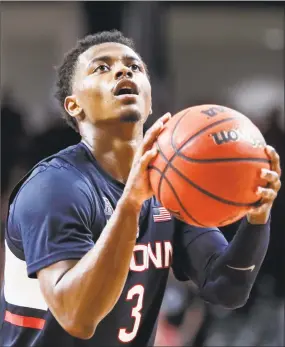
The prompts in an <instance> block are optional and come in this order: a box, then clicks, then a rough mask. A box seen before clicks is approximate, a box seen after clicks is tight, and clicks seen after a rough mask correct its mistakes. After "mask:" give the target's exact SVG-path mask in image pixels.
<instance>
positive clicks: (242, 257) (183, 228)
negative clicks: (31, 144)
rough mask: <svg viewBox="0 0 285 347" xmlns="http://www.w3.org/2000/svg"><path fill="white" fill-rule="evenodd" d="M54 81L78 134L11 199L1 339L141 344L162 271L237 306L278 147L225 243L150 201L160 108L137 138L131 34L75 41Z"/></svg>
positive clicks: (260, 254)
mask: <svg viewBox="0 0 285 347" xmlns="http://www.w3.org/2000/svg"><path fill="white" fill-rule="evenodd" d="M57 88H58V89H57V97H58V99H59V100H60V102H61V104H62V106H63V107H64V111H65V118H66V120H67V121H68V123H69V124H70V125H71V126H72V127H73V128H74V129H75V130H77V131H79V133H80V135H81V137H82V141H81V142H80V143H79V144H77V145H75V146H72V147H69V148H67V149H64V150H62V151H61V152H59V153H57V154H55V155H54V156H52V157H50V158H47V159H45V160H43V161H42V162H41V163H39V164H38V165H37V166H36V167H35V168H34V169H33V170H32V172H30V173H28V175H27V176H26V177H25V178H24V179H23V180H22V181H21V182H20V183H19V184H18V185H17V186H16V188H15V190H14V191H13V193H12V195H11V199H10V209H9V217H8V220H7V230H6V269H5V286H4V295H3V296H2V302H1V306H2V307H3V312H2V323H1V331H0V333H1V338H2V341H1V342H0V343H1V345H5V346H19V347H22V346H46V347H50V346H54V345H58V346H73V347H79V346H80V347H81V346H116V345H128V346H140V347H141V346H151V345H152V344H153V341H154V337H155V332H156V324H157V316H158V313H159V309H160V305H161V301H162V298H163V294H164V290H165V286H166V282H167V276H168V272H169V268H170V267H171V266H172V268H173V271H174V273H175V276H176V277H177V278H178V279H179V280H182V281H187V280H188V279H190V278H191V279H192V280H193V281H195V282H196V283H197V285H198V286H199V288H200V294H201V296H202V297H203V298H204V300H206V301H208V302H210V303H213V304H217V305H222V306H224V307H227V308H236V307H240V306H242V305H244V303H245V302H246V300H247V298H248V296H249V294H250V290H251V288H252V285H253V283H254V280H255V278H256V275H257V273H258V270H259V268H260V266H261V264H262V261H263V258H264V256H265V253H266V250H267V246H268V242H269V223H270V222H269V215H270V209H271V206H272V203H273V201H274V199H275V197H276V195H277V191H278V190H279V188H280V179H279V176H280V166H279V159H278V155H277V153H276V152H275V151H274V150H273V149H272V148H268V149H267V150H268V154H269V155H270V156H271V159H272V171H268V170H267V171H264V172H262V173H261V175H262V176H263V177H265V178H266V179H267V180H268V182H269V186H268V188H266V189H263V188H260V190H259V191H258V195H259V196H260V197H261V198H262V199H263V200H262V201H263V204H262V206H261V207H259V208H257V209H255V210H252V211H251V212H250V213H249V214H248V215H247V217H246V218H245V219H244V220H243V221H242V223H241V226H240V228H239V230H238V231H237V235H236V237H235V239H234V240H233V242H232V243H231V244H229V245H228V244H227V242H226V240H225V238H224V237H223V235H222V234H221V233H220V231H219V230H218V229H217V228H215V227H213V228H197V227H193V226H190V225H186V224H184V223H183V222H181V221H178V220H176V219H174V218H173V217H171V216H170V215H169V214H168V213H167V211H166V210H165V209H164V210H163V208H162V207H161V206H160V204H159V202H158V201H157V200H156V199H155V198H154V197H153V192H152V190H151V187H150V184H149V178H148V171H147V167H148V163H149V162H150V160H151V159H152V158H154V157H155V155H156V150H155V149H151V148H152V145H153V143H154V142H155V140H156V138H157V136H158V134H159V133H160V131H161V130H162V128H163V126H164V124H165V123H166V122H167V121H168V120H169V118H170V115H169V114H166V115H164V116H163V117H162V118H160V119H159V120H158V121H157V122H156V123H155V124H154V125H153V126H152V128H151V129H149V130H148V131H147V133H146V135H145V137H144V139H143V124H144V122H145V121H146V119H147V117H148V116H149V114H151V87H150V82H149V77H148V73H147V70H146V66H145V64H144V63H143V61H142V60H141V57H140V56H139V55H138V54H137V53H136V52H135V50H134V48H133V45H132V42H131V41H130V40H128V39H126V38H125V37H123V36H122V34H121V33H120V32H116V31H114V32H103V33H99V34H96V35H92V36H88V37H86V38H85V39H83V40H82V41H79V42H78V44H77V46H76V48H75V49H73V50H72V51H71V52H69V53H68V54H67V55H66V57H65V59H64V61H63V64H62V65H61V67H60V68H59V70H58V83H57ZM206 208H207V207H206ZM208 208H211V207H210V206H208ZM159 211H161V212H162V213H161V215H160V218H159V213H158V212H159Z"/></svg>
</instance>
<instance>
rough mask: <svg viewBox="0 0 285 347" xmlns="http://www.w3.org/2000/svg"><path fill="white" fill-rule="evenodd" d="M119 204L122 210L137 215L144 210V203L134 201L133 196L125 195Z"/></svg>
mask: <svg viewBox="0 0 285 347" xmlns="http://www.w3.org/2000/svg"><path fill="white" fill-rule="evenodd" d="M118 204H119V205H120V206H121V207H122V208H124V209H126V210H128V211H133V212H135V213H140V211H141V208H142V203H140V202H139V201H138V200H137V199H134V198H133V197H132V196H131V195H123V196H122V197H121V199H120V200H119V202H118Z"/></svg>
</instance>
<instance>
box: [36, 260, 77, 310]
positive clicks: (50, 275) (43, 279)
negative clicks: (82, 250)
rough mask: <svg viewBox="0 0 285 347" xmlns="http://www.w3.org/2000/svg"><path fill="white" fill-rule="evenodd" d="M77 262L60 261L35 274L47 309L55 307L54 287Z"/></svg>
mask: <svg viewBox="0 0 285 347" xmlns="http://www.w3.org/2000/svg"><path fill="white" fill-rule="evenodd" d="M78 261H79V260H75V259H70V260H62V261H59V262H57V263H55V264H52V265H50V266H47V267H45V268H43V269H41V270H39V271H38V272H37V278H38V280H39V283H40V288H41V292H42V294H43V296H44V298H45V301H46V303H47V304H48V306H49V307H54V305H56V302H57V300H56V296H55V293H56V285H57V284H58V282H59V281H60V280H61V279H62V277H63V276H64V275H65V274H66V273H67V272H68V271H69V270H71V269H72V268H73V267H74V266H75V265H76V264H77V262H78Z"/></svg>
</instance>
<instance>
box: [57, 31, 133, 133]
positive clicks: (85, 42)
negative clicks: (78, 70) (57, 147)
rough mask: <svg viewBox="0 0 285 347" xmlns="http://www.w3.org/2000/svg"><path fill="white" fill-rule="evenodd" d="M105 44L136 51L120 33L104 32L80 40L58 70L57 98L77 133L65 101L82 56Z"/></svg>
mask: <svg viewBox="0 0 285 347" xmlns="http://www.w3.org/2000/svg"><path fill="white" fill-rule="evenodd" d="M105 42H115V43H121V44H123V45H125V46H128V47H130V48H131V49H133V50H134V51H135V45H134V42H133V40H132V39H130V38H127V37H125V36H124V35H123V34H122V33H121V32H120V31H118V30H111V31H102V32H99V33H96V34H93V35H88V36H85V37H84V38H83V39H81V40H78V41H77V44H76V46H75V47H74V48H73V49H71V50H70V51H69V52H67V53H66V54H65V56H64V59H63V62H62V64H61V65H60V66H59V67H58V68H57V78H56V87H55V97H56V99H57V101H58V102H59V104H60V107H61V110H62V111H63V112H62V113H63V118H64V119H65V121H66V123H67V124H68V125H70V126H71V127H72V128H73V129H74V130H75V131H76V132H79V129H78V124H77V121H76V119H75V118H74V117H71V116H70V115H69V114H68V113H67V112H66V111H65V109H64V100H65V98H66V97H67V96H68V95H71V94H72V80H73V76H74V72H75V67H76V64H77V60H78V57H79V56H80V54H82V53H83V52H85V51H87V49H89V48H90V47H92V46H95V45H99V44H101V43H105Z"/></svg>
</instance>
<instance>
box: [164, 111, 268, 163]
mask: <svg viewBox="0 0 285 347" xmlns="http://www.w3.org/2000/svg"><path fill="white" fill-rule="evenodd" d="M184 116H185V114H184V115H183V116H182V117H181V118H180V119H179V120H178V122H177V123H176V125H175V127H174V129H173V132H172V134H171V146H172V148H173V149H174V151H175V153H176V154H177V155H178V156H179V157H181V158H183V159H185V160H186V161H191V162H193V163H195V162H196V163H202V164H207V163H212V162H225V161H233V162H235V161H254V162H261V163H270V160H268V159H263V158H211V159H194V158H191V157H187V156H186V155H184V154H183V153H181V152H180V151H181V149H182V148H183V147H184V146H185V145H186V144H188V143H189V142H190V141H192V140H193V138H195V137H196V136H198V135H201V134H202V133H203V132H204V131H206V130H208V129H210V128H211V127H213V126H216V125H218V124H220V123H223V122H225V121H229V120H233V119H236V117H230V118H227V119H221V120H220V121H217V122H215V123H212V124H209V125H207V126H206V127H205V128H203V129H200V130H199V131H198V132H197V133H196V134H194V135H193V136H191V137H190V138H189V139H188V140H187V141H186V142H184V143H183V145H182V146H181V147H179V148H177V147H176V145H175V143H174V134H175V130H176V128H177V126H178V125H179V123H180V121H181V119H182V118H183V117H184ZM170 160H171V159H170ZM171 161H172V160H171Z"/></svg>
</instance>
